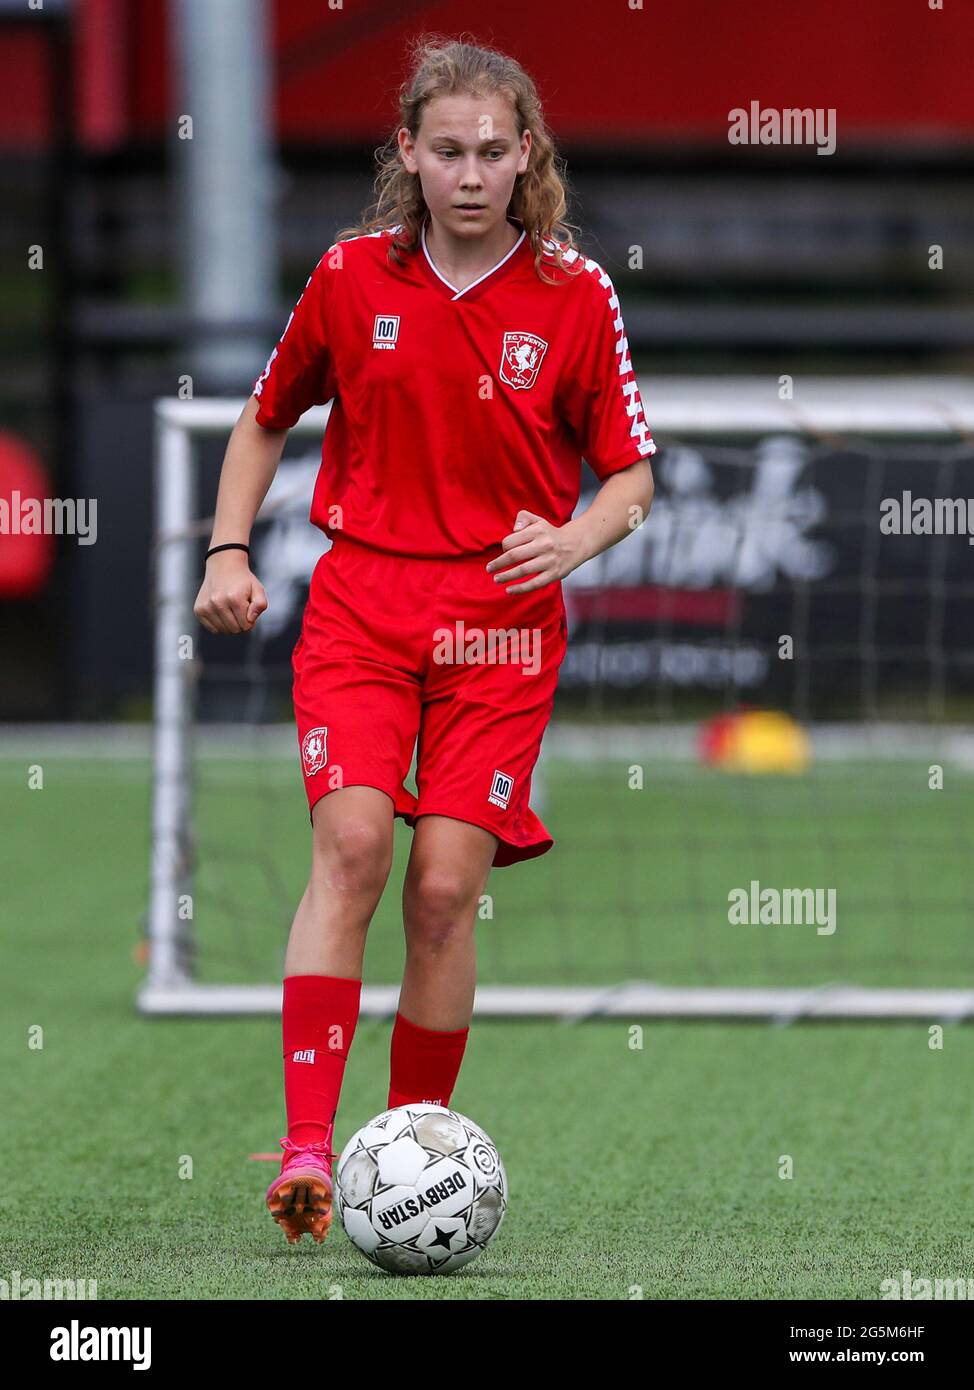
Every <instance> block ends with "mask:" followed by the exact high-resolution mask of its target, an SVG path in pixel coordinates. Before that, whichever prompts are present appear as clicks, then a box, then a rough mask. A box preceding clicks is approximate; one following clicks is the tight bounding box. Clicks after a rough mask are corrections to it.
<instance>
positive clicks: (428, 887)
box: [388, 815, 497, 1106]
mask: <svg viewBox="0 0 974 1390" xmlns="http://www.w3.org/2000/svg"><path fill="white" fill-rule="evenodd" d="M496 849H497V838H496V836H494V835H492V834H491V833H490V832H489V831H487V830H483V829H482V828H481V827H480V826H479V825H468V824H467V823H466V822H464V821H458V820H453V819H451V818H450V817H447V816H435V815H428V816H421V817H420V818H419V819H418V820H417V821H416V828H415V832H414V835H413V844H412V849H411V852H410V855H409V863H408V866H407V868H406V876H405V879H404V881H403V894H402V907H403V927H404V930H405V934H406V968H405V971H404V973H403V982H402V990H401V992H400V995H399V1009H398V1012H397V1014H396V1020H395V1023H394V1025H393V1030H392V1046H391V1054H390V1082H389V1101H388V1103H389V1105H390V1106H393V1105H408V1104H410V1103H411V1102H413V1101H424V1100H425V1101H430V1102H432V1103H434V1104H436V1105H449V1104H450V1096H451V1094H452V1092H453V1087H454V1086H455V1084H456V1079H457V1075H458V1073H459V1071H460V1064H461V1062H462V1061H463V1052H464V1048H465V1047H466V1042H467V1035H468V1031H469V1026H470V1016H471V1013H472V1012H473V997H474V988H475V984H476V973H477V971H476V937H475V932H476V922H477V909H478V906H479V903H480V898H481V895H482V894H483V892H484V889H485V888H486V886H487V879H488V877H489V875H490V866H491V864H492V862H493V859H494V854H495V852H496Z"/></svg>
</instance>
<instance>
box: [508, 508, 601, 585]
mask: <svg viewBox="0 0 974 1390" xmlns="http://www.w3.org/2000/svg"><path fill="white" fill-rule="evenodd" d="M501 545H502V546H503V547H504V554H503V555H498V556H497V557H496V559H494V560H491V561H490V563H489V564H488V565H487V572H488V574H493V576H494V582H495V583H496V584H503V585H505V586H506V589H507V592H508V593H509V594H527V593H530V592H531V590H532V589H543V588H544V586H545V585H546V584H554V583H556V581H557V580H559V579H564V577H565V575H566V574H571V572H572V570H573V569H576V568H577V567H578V566H579V565H580V564H581V563H582V560H583V559H584V558H585V557H584V555H583V554H582V553H581V549H580V546H579V543H578V540H577V539H576V537H575V534H574V532H572V531H570V530H569V529H568V527H567V526H552V524H551V522H550V521H545V519H544V517H542V516H535V514H534V512H526V511H520V512H518V514H517V516H516V517H515V518H514V530H513V531H512V532H511V534H510V535H509V536H505V537H504V539H503V540H502V541H501ZM525 575H530V576H531V578H530V579H527V580H525V582H524V583H523V584H513V583H511V581H512V580H514V579H522V578H524V576H525Z"/></svg>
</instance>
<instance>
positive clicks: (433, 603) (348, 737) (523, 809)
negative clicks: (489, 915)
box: [293, 536, 568, 868]
mask: <svg viewBox="0 0 974 1390" xmlns="http://www.w3.org/2000/svg"><path fill="white" fill-rule="evenodd" d="M500 553H501V547H500V546H498V547H497V548H496V550H495V551H491V552H489V553H486V554H483V555H477V556H463V557H461V558H459V559H452V560H418V559H414V558H412V557H407V556H396V555H387V554H385V553H384V552H381V551H376V550H373V549H371V548H370V547H369V546H365V545H362V544H361V543H360V542H358V541H353V540H351V539H350V538H349V537H347V536H341V537H339V538H338V539H337V540H336V541H335V543H334V545H333V546H332V548H331V550H329V551H327V552H326V553H325V554H324V555H323V556H322V557H321V559H320V560H319V561H318V564H317V565H316V567H315V571H314V574H313V576H312V579H311V590H310V593H309V595H308V603H307V607H306V608H305V612H304V621H303V623H302V627H301V636H300V637H299V639H298V642H297V645H296V646H295V648H294V657H293V667H294V713H295V718H296V720H297V726H298V739H299V743H300V749H301V764H302V772H303V774H304V785H305V790H306V792H307V794H308V805H309V807H313V806H314V805H315V803H316V802H317V801H318V800H319V799H320V798H321V797H322V796H326V795H327V794H328V792H330V791H335V790H337V789H338V788H339V787H354V786H367V787H377V788H379V790H380V791H384V792H386V793H388V795H389V796H390V797H391V798H392V800H393V802H394V803H395V814H396V815H397V816H402V817H403V819H404V820H405V821H406V823H407V825H410V826H411V825H414V824H415V822H416V820H417V819H418V818H419V817H420V816H423V815H436V816H451V817H453V819H455V820H461V821H468V822H470V824H472V825H479V826H482V827H483V828H484V829H485V830H489V831H491V832H492V834H494V835H496V836H497V838H498V840H499V841H500V844H499V845H498V847H497V851H496V853H495V855H494V861H493V862H494V864H495V866H497V867H498V868H500V867H502V866H503V865H506V864H515V863H517V862H518V861H519V860H521V859H532V858H534V857H535V856H536V855H539V854H544V853H545V851H546V850H548V849H550V848H551V846H552V844H553V843H554V842H553V840H552V838H551V836H550V835H549V834H548V831H547V830H546V829H545V827H544V825H543V824H542V823H541V821H540V820H539V819H538V817H537V816H536V815H535V814H534V812H533V811H532V810H531V808H530V806H529V805H528V800H529V797H530V792H531V773H532V771H533V769H534V765H535V763H536V762H537V759H538V753H539V752H540V749H541V739H542V736H543V734H544V731H545V728H546V726H547V724H548V720H549V719H550V717H551V710H552V705H553V703H554V697H555V687H556V685H557V683H558V668H559V667H560V666H561V663H562V661H563V660H564V656H565V649H566V647H567V642H568V623H567V619H566V616H565V603H564V599H563V598H562V593H561V585H560V584H548V585H545V586H544V587H543V588H541V589H535V590H533V591H532V592H531V593H527V594H509V593H507V592H506V587H502V586H501V585H500V584H499V583H495V582H494V577H493V575H491V574H488V573H487V571H486V569H485V566H486V564H487V562H488V560H491V559H493V557H494V555H495V554H500ZM417 739H418V747H417V768H416V785H417V789H418V795H415V794H414V793H413V792H411V791H409V790H408V788H407V787H406V786H405V785H404V779H405V778H406V777H407V776H408V774H409V770H410V766H411V764H412V755H413V748H414V746H416V741H417Z"/></svg>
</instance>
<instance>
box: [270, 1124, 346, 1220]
mask: <svg viewBox="0 0 974 1390" xmlns="http://www.w3.org/2000/svg"><path fill="white" fill-rule="evenodd" d="M333 1129H334V1125H333V1124H331V1125H329V1126H328V1135H327V1138H326V1139H325V1140H324V1141H323V1142H321V1143H318V1144H303V1145H299V1144H295V1143H292V1141H291V1140H290V1139H287V1138H284V1139H282V1140H281V1148H282V1149H283V1150H284V1157H283V1158H282V1160H281V1171H280V1173H279V1174H278V1175H277V1177H276V1178H275V1179H274V1181H273V1182H272V1183H271V1185H270V1187H269V1188H268V1189H267V1206H268V1210H269V1211H270V1213H271V1216H273V1218H274V1220H275V1221H276V1222H277V1224H278V1225H279V1226H280V1227H281V1228H282V1229H283V1231H284V1234H285V1235H286V1236H287V1238H288V1240H289V1241H290V1242H291V1244H292V1245H296V1244H297V1242H298V1241H299V1240H300V1239H301V1237H302V1236H303V1235H304V1233H305V1231H309V1232H310V1233H311V1236H312V1238H313V1239H314V1240H315V1241H316V1242H317V1244H318V1245H320V1244H321V1243H322V1241H323V1240H324V1238H325V1236H326V1235H327V1234H328V1228H329V1226H330V1225H331V1194H332V1181H331V1163H332V1159H333V1158H334V1157H335V1155H334V1154H333V1153H332V1151H331V1137H332V1130H333Z"/></svg>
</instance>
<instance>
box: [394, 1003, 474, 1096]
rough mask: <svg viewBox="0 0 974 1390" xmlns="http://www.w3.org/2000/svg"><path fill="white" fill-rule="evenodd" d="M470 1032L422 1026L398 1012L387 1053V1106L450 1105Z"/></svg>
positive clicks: (462, 1029)
mask: <svg viewBox="0 0 974 1390" xmlns="http://www.w3.org/2000/svg"><path fill="white" fill-rule="evenodd" d="M469 1032H470V1029H469V1028H458V1029H457V1030H456V1031H455V1032H452V1033H441V1032H438V1031H437V1030H435V1029H433V1028H421V1027H420V1026H419V1024H418V1023H410V1021H409V1019H408V1018H404V1017H403V1015H402V1014H400V1013H397V1014H396V1021H395V1024H394V1025H393V1029H392V1047H391V1049H390V1057H389V1069H390V1080H389V1108H390V1109H391V1108H392V1107H393V1106H394V1105H412V1104H415V1103H416V1102H418V1101H429V1102H430V1103H432V1104H433V1105H449V1104H450V1096H451V1095H452V1094H453V1088H454V1086H455V1085H456V1084H457V1076H458V1074H459V1071H460V1063H461V1062H462V1061H463V1049H464V1048H465V1047H466V1045H467V1034H468V1033H469Z"/></svg>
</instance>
